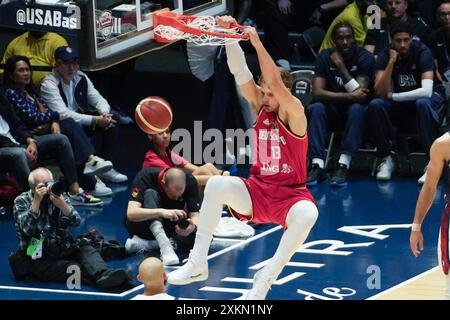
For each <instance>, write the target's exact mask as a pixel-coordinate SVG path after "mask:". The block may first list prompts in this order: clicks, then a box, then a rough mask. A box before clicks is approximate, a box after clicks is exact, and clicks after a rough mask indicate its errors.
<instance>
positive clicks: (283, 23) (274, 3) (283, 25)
mask: <svg viewBox="0 0 450 320" xmlns="http://www.w3.org/2000/svg"><path fill="white" fill-rule="evenodd" d="M298 5H299V4H298V2H296V1H290V0H266V1H265V4H264V7H265V8H264V43H265V46H266V48H267V51H268V52H269V54H270V55H271V57H272V59H273V60H274V61H275V62H276V63H277V64H278V65H279V66H280V67H283V68H285V69H287V70H291V64H290V62H289V36H288V32H289V30H293V29H294V28H295V27H296V24H298V23H299V22H301V19H300V18H299V15H298V12H299V10H298V8H297V6H298Z"/></svg>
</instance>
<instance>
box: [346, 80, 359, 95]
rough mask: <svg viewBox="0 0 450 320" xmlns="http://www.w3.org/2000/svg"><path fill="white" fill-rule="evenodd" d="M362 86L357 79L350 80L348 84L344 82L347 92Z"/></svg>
mask: <svg viewBox="0 0 450 320" xmlns="http://www.w3.org/2000/svg"><path fill="white" fill-rule="evenodd" d="M359 87H360V85H359V83H358V81H356V80H355V79H352V80H350V81H349V82H347V83H346V84H344V88H345V90H346V91H347V92H353V91H355V90H356V89H358V88H359Z"/></svg>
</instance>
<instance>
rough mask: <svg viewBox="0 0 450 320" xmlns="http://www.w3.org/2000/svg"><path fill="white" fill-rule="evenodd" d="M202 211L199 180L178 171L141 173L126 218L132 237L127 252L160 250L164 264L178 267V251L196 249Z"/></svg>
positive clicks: (163, 170)
mask: <svg viewBox="0 0 450 320" xmlns="http://www.w3.org/2000/svg"><path fill="white" fill-rule="evenodd" d="M199 209H200V198H199V195H198V186H197V181H196V179H195V178H194V177H193V176H192V175H191V174H190V173H186V172H184V171H182V170H180V169H177V168H170V169H161V168H146V169H143V170H141V171H140V172H139V173H138V174H137V176H136V178H135V179H134V181H133V184H132V186H131V197H130V199H129V202H128V210H127V216H126V218H125V225H126V227H127V230H128V233H129V234H130V235H132V236H133V237H132V238H131V239H128V240H127V242H126V243H125V248H126V250H127V252H128V253H130V254H131V253H137V252H139V251H152V250H154V249H158V248H159V250H160V251H161V260H162V261H163V263H164V265H175V264H179V263H180V261H179V258H178V255H177V254H176V253H175V249H176V248H178V249H179V250H182V251H189V250H190V249H192V247H193V246H194V241H195V233H196V231H197V220H198V211H199ZM169 238H172V239H173V244H172V243H171V240H170V239H169ZM174 246H175V247H176V248H174Z"/></svg>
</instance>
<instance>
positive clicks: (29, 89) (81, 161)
mask: <svg viewBox="0 0 450 320" xmlns="http://www.w3.org/2000/svg"><path fill="white" fill-rule="evenodd" d="M30 68H31V67H30V61H29V60H28V58H27V57H23V56H12V57H10V58H9V59H8V60H7V61H6V65H5V74H4V79H3V83H4V85H5V87H6V88H7V90H6V97H7V98H8V99H9V101H10V103H11V105H12V106H13V107H14V109H15V111H16V114H17V115H18V116H19V118H20V119H21V120H22V122H23V123H25V125H26V126H27V127H28V129H29V130H30V131H31V132H32V133H33V135H37V136H42V135H48V134H59V133H63V134H64V135H65V136H67V137H68V138H69V141H70V145H71V147H72V150H73V155H74V157H75V164H76V166H77V175H78V176H80V177H82V178H81V179H80V180H81V184H82V185H83V187H84V188H86V189H87V190H92V194H93V195H94V196H107V195H110V194H112V190H111V189H110V188H108V187H106V186H105V184H104V183H102V182H101V181H100V180H99V179H98V178H95V175H96V174H100V173H102V172H105V171H108V170H110V169H111V168H112V163H111V162H110V161H105V160H103V159H101V158H100V157H98V156H95V155H94V154H95V150H94V147H93V146H92V144H91V142H90V140H89V138H88V137H87V136H86V134H85V132H84V131H83V129H82V127H81V126H80V125H79V124H78V123H76V122H75V121H74V120H73V119H70V118H67V119H64V120H62V121H59V113H58V112H55V111H52V110H49V109H48V108H47V107H46V106H45V105H44V104H43V103H42V102H41V100H40V99H39V97H38V95H37V94H36V92H35V89H34V87H33V84H32V82H31V75H32V73H31V70H30ZM69 191H70V193H69V196H71V197H72V196H73V195H78V194H80V192H79V188H78V183H74V184H73V185H70V186H69ZM81 194H83V192H81Z"/></svg>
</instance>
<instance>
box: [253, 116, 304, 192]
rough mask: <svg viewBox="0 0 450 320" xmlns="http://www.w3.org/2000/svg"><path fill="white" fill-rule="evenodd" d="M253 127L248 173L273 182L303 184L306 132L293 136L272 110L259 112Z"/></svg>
mask: <svg viewBox="0 0 450 320" xmlns="http://www.w3.org/2000/svg"><path fill="white" fill-rule="evenodd" d="M253 128H254V129H255V131H254V134H255V136H254V141H253V150H252V151H253V152H252V161H253V166H252V168H251V170H250V173H251V174H252V175H254V176H255V177H257V178H259V179H261V180H262V181H264V182H266V183H269V184H273V185H283V186H293V187H296V186H302V185H305V183H306V176H307V171H306V169H307V168H306V154H307V152H308V136H307V134H305V135H304V136H303V137H299V136H296V135H294V134H293V133H292V132H290V131H289V130H288V129H287V128H286V126H285V125H284V124H283V122H282V121H281V120H280V119H279V118H278V116H277V114H276V113H273V112H264V111H261V112H260V114H259V116H258V120H257V121H256V123H255V124H254V126H253Z"/></svg>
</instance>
